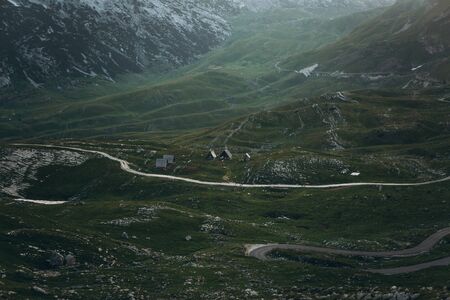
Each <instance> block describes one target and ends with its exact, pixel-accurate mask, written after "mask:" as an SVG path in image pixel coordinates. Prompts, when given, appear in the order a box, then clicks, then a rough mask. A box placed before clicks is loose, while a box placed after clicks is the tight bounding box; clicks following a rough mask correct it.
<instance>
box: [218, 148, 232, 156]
mask: <svg viewBox="0 0 450 300" xmlns="http://www.w3.org/2000/svg"><path fill="white" fill-rule="evenodd" d="M220 157H229V158H232V157H233V154H231V152H230V150H228V149H225V150H223V152H222V154H220Z"/></svg>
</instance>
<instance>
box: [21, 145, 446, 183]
mask: <svg viewBox="0 0 450 300" xmlns="http://www.w3.org/2000/svg"><path fill="white" fill-rule="evenodd" d="M12 145H13V146H28V147H42V148H55V149H63V150H72V151H78V152H84V153H91V154H97V155H100V156H102V157H105V158H108V159H109V160H112V161H116V162H118V163H119V164H120V168H121V169H122V170H123V171H125V172H127V173H130V174H133V175H137V176H142V177H149V178H157V179H165V180H172V181H180V182H187V183H192V184H197V185H203V186H216V187H237V188H282V189H331V188H344V187H360V186H398V187H401V186H403V187H408V186H423V185H430V184H436V183H441V182H446V181H450V176H448V177H445V178H441V179H436V180H431V181H425V182H418V183H387V182H354V183H337V184H321V185H303V184H242V183H234V182H213V181H202V180H197V179H191V178H186V177H178V176H171V175H163V174H155V173H144V172H140V171H137V170H133V169H132V168H131V167H130V163H129V162H127V161H126V160H124V159H120V158H117V157H114V156H112V155H110V154H108V153H105V152H102V151H97V150H87V149H82V148H76V147H66V146H55V145H43V144H12Z"/></svg>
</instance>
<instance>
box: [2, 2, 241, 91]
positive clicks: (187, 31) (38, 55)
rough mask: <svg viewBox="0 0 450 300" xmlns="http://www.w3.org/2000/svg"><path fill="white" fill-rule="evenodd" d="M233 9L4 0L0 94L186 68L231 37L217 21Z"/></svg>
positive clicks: (221, 5)
mask: <svg viewBox="0 0 450 300" xmlns="http://www.w3.org/2000/svg"><path fill="white" fill-rule="evenodd" d="M236 9H237V8H236V6H235V5H234V4H233V2H228V1H222V2H220V1H214V0H209V1H200V0H183V1H178V0H172V1H161V0H125V1H122V0H120V1H119V0H113V1H111V0H96V1H91V0H73V1H57V0H14V1H2V2H1V3H0V19H1V20H2V22H0V40H1V41H2V47H1V49H0V88H1V87H6V86H14V85H15V84H16V83H17V82H26V83H27V84H28V85H31V86H34V87H39V86H41V85H43V83H45V82H48V81H52V82H53V83H56V84H58V83H62V82H60V79H59V78H61V77H64V78H66V79H67V78H68V79H69V81H70V79H74V78H80V77H87V78H90V77H100V78H106V79H109V80H114V78H115V76H116V75H117V74H121V73H127V72H140V71H143V70H146V69H149V68H158V69H160V68H168V67H173V66H179V65H182V64H185V63H187V62H189V61H191V60H193V59H194V58H195V57H196V56H197V55H200V54H203V53H205V52H207V51H208V50H209V49H211V48H212V47H214V46H216V45H218V44H219V43H220V42H222V41H223V40H224V39H225V38H226V37H227V36H228V35H229V33H230V26H229V24H228V23H227V22H226V21H225V20H224V18H223V16H224V15H227V14H228V13H234V12H235V11H236ZM66 81H68V80H66Z"/></svg>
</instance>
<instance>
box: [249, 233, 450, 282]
mask: <svg viewBox="0 0 450 300" xmlns="http://www.w3.org/2000/svg"><path fill="white" fill-rule="evenodd" d="M448 235H450V227H449V228H444V229H442V230H439V231H438V232H436V233H434V234H432V235H431V236H429V237H428V238H427V239H426V240H425V241H423V242H422V243H420V244H419V245H417V246H416V247H413V248H409V249H404V250H398V251H381V252H374V251H351V250H342V249H332V248H323V247H315V246H306V245H287V244H268V245H247V252H246V254H247V255H248V256H253V257H255V258H257V259H260V260H268V259H269V258H268V257H267V254H269V253H270V252H272V251H274V250H294V251H298V252H304V253H324V254H333V255H342V256H354V257H355V256H359V257H381V258H401V257H413V256H418V255H420V254H424V253H427V252H429V251H430V250H431V249H433V247H434V246H435V245H436V244H437V243H439V242H440V241H441V240H442V239H443V238H445V237H446V236H448ZM448 265H450V257H448V258H443V259H439V260H435V261H431V262H427V263H423V264H418V265H413V266H405V267H399V268H392V269H371V270H366V271H368V272H371V273H379V274H384V275H394V274H402V273H411V272H415V271H419V270H423V269H426V268H430V267H434V266H448Z"/></svg>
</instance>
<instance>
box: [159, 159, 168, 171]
mask: <svg viewBox="0 0 450 300" xmlns="http://www.w3.org/2000/svg"><path fill="white" fill-rule="evenodd" d="M156 168H158V169H165V168H167V159H164V158H158V159H157V160H156Z"/></svg>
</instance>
